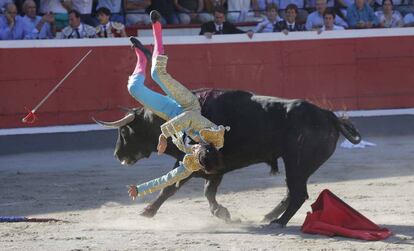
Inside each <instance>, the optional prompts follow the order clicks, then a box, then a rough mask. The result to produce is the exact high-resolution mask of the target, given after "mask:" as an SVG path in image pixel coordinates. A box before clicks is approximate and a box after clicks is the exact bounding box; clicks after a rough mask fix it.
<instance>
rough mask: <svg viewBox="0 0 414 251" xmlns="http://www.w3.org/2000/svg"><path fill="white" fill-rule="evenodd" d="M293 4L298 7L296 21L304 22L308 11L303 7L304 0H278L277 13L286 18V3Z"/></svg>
mask: <svg viewBox="0 0 414 251" xmlns="http://www.w3.org/2000/svg"><path fill="white" fill-rule="evenodd" d="M290 4H294V5H296V6H297V7H298V13H297V14H298V15H297V17H296V21H297V22H298V23H299V24H304V23H305V22H306V18H307V17H308V14H309V13H308V12H307V11H306V10H305V9H304V8H305V0H279V15H280V16H281V17H282V18H283V19H286V16H285V15H286V8H287V6H288V5H290Z"/></svg>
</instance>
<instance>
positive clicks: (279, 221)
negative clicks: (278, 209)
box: [269, 219, 286, 228]
mask: <svg viewBox="0 0 414 251" xmlns="http://www.w3.org/2000/svg"><path fill="white" fill-rule="evenodd" d="M269 225H272V226H275V225H276V226H279V227H280V228H284V227H286V223H283V222H282V221H281V220H280V219H276V220H272V221H271V222H270V224H269Z"/></svg>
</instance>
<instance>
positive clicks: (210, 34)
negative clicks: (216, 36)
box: [204, 32, 213, 39]
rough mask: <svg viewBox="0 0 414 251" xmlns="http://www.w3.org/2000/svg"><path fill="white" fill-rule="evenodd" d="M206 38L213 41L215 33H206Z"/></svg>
mask: <svg viewBox="0 0 414 251" xmlns="http://www.w3.org/2000/svg"><path fill="white" fill-rule="evenodd" d="M204 36H206V38H208V39H211V38H212V37H213V33H211V32H204Z"/></svg>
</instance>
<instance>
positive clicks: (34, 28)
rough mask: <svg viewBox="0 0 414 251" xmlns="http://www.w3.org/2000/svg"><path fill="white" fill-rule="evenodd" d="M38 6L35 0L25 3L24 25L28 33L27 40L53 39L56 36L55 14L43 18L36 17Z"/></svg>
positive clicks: (28, 0) (27, 0) (48, 14)
mask: <svg viewBox="0 0 414 251" xmlns="http://www.w3.org/2000/svg"><path fill="white" fill-rule="evenodd" d="M36 10H37V6H36V3H35V2H34V1H33V0H26V1H24V3H23V11H24V13H25V14H26V15H25V16H24V17H23V21H24V25H25V28H26V30H27V31H28V33H27V34H26V37H25V39H52V38H54V37H55V35H56V28H55V18H54V16H53V14H51V13H47V14H45V15H43V16H42V17H40V16H36Z"/></svg>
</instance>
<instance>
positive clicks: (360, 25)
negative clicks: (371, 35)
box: [356, 21, 366, 28]
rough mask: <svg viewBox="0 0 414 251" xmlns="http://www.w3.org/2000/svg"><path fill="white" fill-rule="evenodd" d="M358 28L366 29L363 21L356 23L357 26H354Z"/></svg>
mask: <svg viewBox="0 0 414 251" xmlns="http://www.w3.org/2000/svg"><path fill="white" fill-rule="evenodd" d="M356 26H357V27H358V28H365V27H366V24H365V22H364V21H359V22H358V23H357V25H356Z"/></svg>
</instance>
